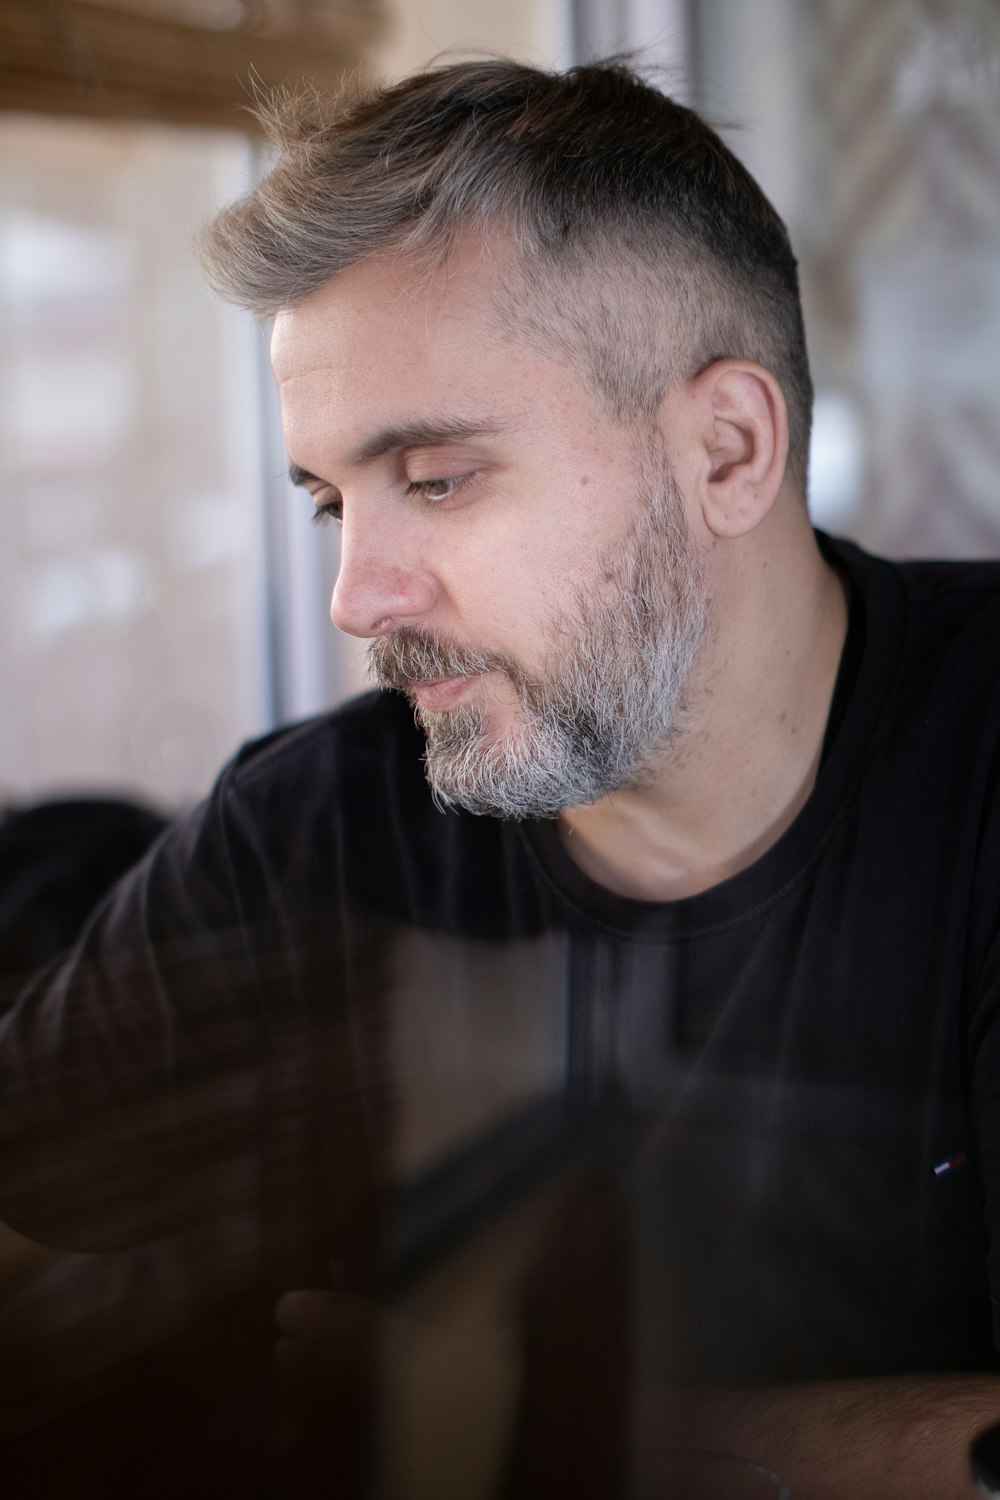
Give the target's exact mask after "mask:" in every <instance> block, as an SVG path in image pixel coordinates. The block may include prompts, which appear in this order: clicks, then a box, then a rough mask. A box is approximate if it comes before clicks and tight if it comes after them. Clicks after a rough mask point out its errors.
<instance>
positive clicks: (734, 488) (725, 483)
mask: <svg viewBox="0 0 1000 1500" xmlns="http://www.w3.org/2000/svg"><path fill="white" fill-rule="evenodd" d="M688 395H689V398H690V399H691V401H692V402H693V407H692V409H691V412H690V415H691V416H692V417H693V418H694V422H693V426H692V428H690V429H689V432H690V433H691V435H692V437H694V439H695V456H696V462H695V474H694V475H693V476H692V477H693V478H694V480H695V489H696V494H697V496H698V500H699V503H700V506H701V513H702V518H703V520H704V523H705V525H706V526H707V527H708V529H709V531H710V532H712V533H713V534H714V535H715V536H717V537H720V538H732V537H739V536H745V535H746V534H747V532H750V531H752V530H753V528H754V527H755V526H757V525H758V524H759V523H760V522H761V521H762V520H763V519H764V517H765V516H766V515H767V513H768V511H769V510H770V509H771V506H772V504H773V503H774V499H775V496H776V495H777V493H778V491H779V489H780V488H781V483H782V480H783V479H784V477H785V461H786V459H787V457H788V411H787V408H786V405H785V398H784V396H783V394H782V391H781V387H780V385H779V384H778V382H777V381H776V380H775V378H774V376H773V375H772V374H771V373H770V371H769V370H765V369H764V367H763V365H758V364H755V363H754V362H753V361H752V360H748V359H722V360H718V361H717V362H716V363H715V364H713V365H709V366H708V367H707V369H704V370H702V371H701V372H700V373H699V374H698V375H696V376H695V377H694V378H693V380H692V381H691V382H690V384H689V388H688Z"/></svg>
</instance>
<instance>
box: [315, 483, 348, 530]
mask: <svg viewBox="0 0 1000 1500" xmlns="http://www.w3.org/2000/svg"><path fill="white" fill-rule="evenodd" d="M316 501H317V503H316V507H315V509H314V510H313V513H312V517H311V519H312V523H313V525H314V526H326V525H327V524H328V523H329V522H330V521H336V522H337V524H338V525H339V524H340V522H341V521H342V520H343V518H344V502H343V499H342V497H341V496H340V495H339V494H338V493H337V492H336V491H334V494H333V496H331V498H330V499H329V500H324V501H322V503H320V502H319V498H318V496H317V497H316Z"/></svg>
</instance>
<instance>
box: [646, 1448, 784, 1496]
mask: <svg viewBox="0 0 1000 1500" xmlns="http://www.w3.org/2000/svg"><path fill="white" fill-rule="evenodd" d="M637 1500H790V1495H789V1490H788V1486H787V1485H786V1484H785V1482H784V1480H783V1479H780V1478H779V1477H778V1475H777V1474H774V1473H772V1472H771V1470H770V1469H765V1468H763V1467H762V1466H761V1465H760V1464H754V1463H750V1461H749V1460H748V1459H745V1458H737V1457H735V1456H734V1455H733V1454H731V1453H711V1452H707V1451H705V1450H703V1449H700V1448H672V1449H665V1450H664V1451H663V1452H662V1453H658V1454H656V1455H655V1456H654V1459H653V1461H652V1462H651V1463H649V1464H647V1467H646V1472H645V1475H644V1479H643V1483H642V1486H641V1488H640V1490H639V1494H638V1497H637Z"/></svg>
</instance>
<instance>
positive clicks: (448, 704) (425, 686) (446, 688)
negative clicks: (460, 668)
mask: <svg viewBox="0 0 1000 1500" xmlns="http://www.w3.org/2000/svg"><path fill="white" fill-rule="evenodd" d="M475 680H476V677H475V674H474V673H471V672H467V673H463V674H461V675H459V676H456V677H431V678H428V679H426V680H425V681H423V682H415V683H413V684H412V685H411V686H410V692H411V693H412V694H413V696H414V698H416V700H417V702H418V703H419V704H420V707H421V708H425V709H428V710H430V712H432V713H442V712H443V711H444V710H445V709H449V708H454V706H455V704H456V703H458V701H459V699H461V698H462V697H463V696H464V695H465V692H466V691H467V689H468V688H469V686H470V684H472V683H473V682H475Z"/></svg>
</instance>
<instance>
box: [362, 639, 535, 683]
mask: <svg viewBox="0 0 1000 1500" xmlns="http://www.w3.org/2000/svg"><path fill="white" fill-rule="evenodd" d="M368 671H369V672H370V674H371V676H372V677H374V679H375V681H376V682H377V683H378V685H379V687H384V688H396V689H397V690H398V691H400V692H405V691H406V689H407V688H408V687H412V686H413V685H414V684H415V683H418V682H427V681H429V680H431V679H433V678H435V677H464V676H470V677H472V676H478V675H480V674H481V673H484V672H502V673H503V675H504V676H505V677H508V678H509V679H510V680H511V682H513V684H514V686H515V687H518V688H521V687H523V685H524V681H525V677H524V673H523V671H522V670H521V668H520V667H519V666H518V665H517V663H516V662H515V661H514V660H513V658H512V657H509V656H504V655H502V654H501V653H499V652H496V651H487V650H485V649H483V648H482V647H477V646H459V645H456V644H455V643H453V642H451V641H443V640H440V639H439V638H438V637H436V636H431V635H424V634H423V633H422V632H421V631H419V630H408V629H406V630H398V631H396V633H395V634H394V635H388V636H378V637H377V638H376V639H375V640H374V641H372V643H371V645H370V646H369V647H368Z"/></svg>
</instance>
